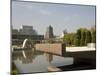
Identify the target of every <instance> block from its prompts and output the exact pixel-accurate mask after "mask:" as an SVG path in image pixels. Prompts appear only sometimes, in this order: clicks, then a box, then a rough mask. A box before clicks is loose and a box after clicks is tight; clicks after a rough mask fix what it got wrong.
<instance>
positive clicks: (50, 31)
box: [44, 25, 54, 39]
mask: <svg viewBox="0 0 100 75" xmlns="http://www.w3.org/2000/svg"><path fill="white" fill-rule="evenodd" d="M53 37H54V35H53V27H52V26H51V25H50V26H49V27H47V29H46V33H45V35H44V38H45V39H49V38H53Z"/></svg>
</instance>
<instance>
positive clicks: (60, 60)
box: [14, 54, 73, 73]
mask: <svg viewBox="0 0 100 75" xmlns="http://www.w3.org/2000/svg"><path fill="white" fill-rule="evenodd" d="M14 62H15V64H16V66H17V68H18V70H19V71H20V73H36V72H47V66H48V62H47V60H46V57H45V55H44V54H42V55H37V56H36V57H35V58H34V59H33V60H32V62H31V63H27V64H24V63H21V61H20V60H15V61H14ZM51 63H52V65H54V66H56V67H59V66H64V65H71V64H73V58H69V57H61V56H56V55H54V56H53V61H52V62H51Z"/></svg>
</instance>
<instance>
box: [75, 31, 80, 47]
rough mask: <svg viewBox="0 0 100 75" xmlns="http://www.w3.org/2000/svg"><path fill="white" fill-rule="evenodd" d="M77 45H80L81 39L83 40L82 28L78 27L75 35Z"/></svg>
mask: <svg viewBox="0 0 100 75" xmlns="http://www.w3.org/2000/svg"><path fill="white" fill-rule="evenodd" d="M74 40H75V45H76V46H80V40H81V29H78V30H77V32H76V36H75V39H74Z"/></svg>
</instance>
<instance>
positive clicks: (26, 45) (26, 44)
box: [22, 39, 32, 58]
mask: <svg viewBox="0 0 100 75" xmlns="http://www.w3.org/2000/svg"><path fill="white" fill-rule="evenodd" d="M22 48H29V49H32V42H31V40H30V39H25V40H24V41H23V44H22ZM22 54H23V57H24V58H27V55H26V53H25V51H24V50H23V51H22Z"/></svg>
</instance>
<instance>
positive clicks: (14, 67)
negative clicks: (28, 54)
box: [11, 63, 19, 75]
mask: <svg viewBox="0 0 100 75" xmlns="http://www.w3.org/2000/svg"><path fill="white" fill-rule="evenodd" d="M18 73H19V71H18V69H17V68H16V66H15V64H14V63H12V68H11V75H18Z"/></svg>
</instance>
